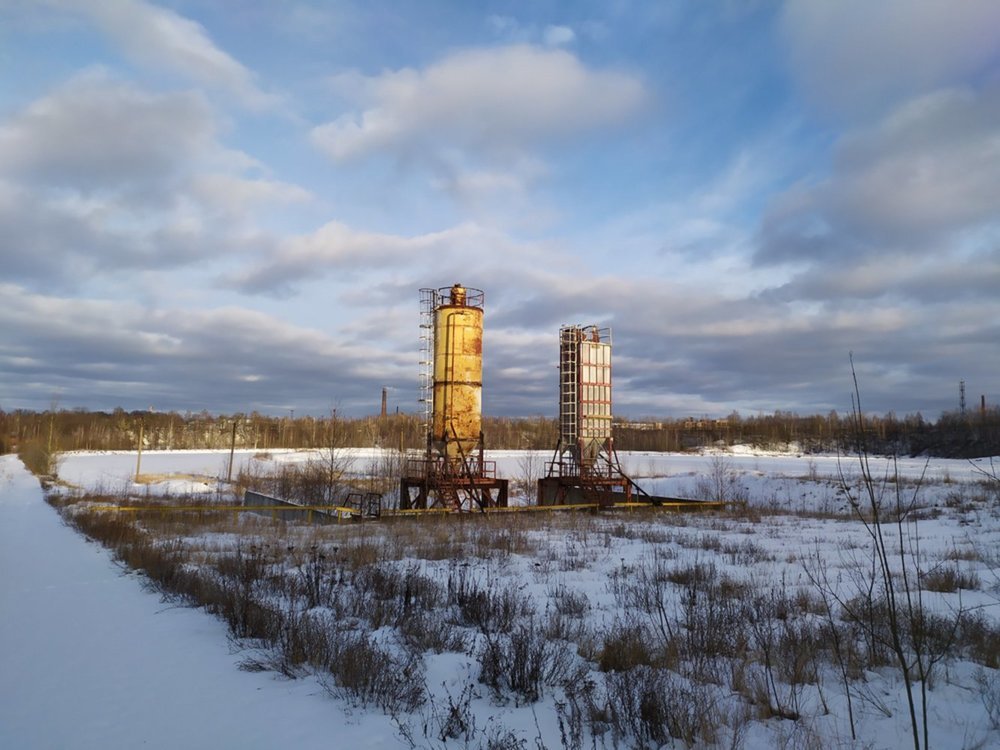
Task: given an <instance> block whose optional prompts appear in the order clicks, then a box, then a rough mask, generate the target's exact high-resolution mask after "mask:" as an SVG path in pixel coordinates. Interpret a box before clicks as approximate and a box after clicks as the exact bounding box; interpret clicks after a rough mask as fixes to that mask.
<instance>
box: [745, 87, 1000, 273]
mask: <svg viewBox="0 0 1000 750" xmlns="http://www.w3.org/2000/svg"><path fill="white" fill-rule="evenodd" d="M997 225H1000V87H997V86H991V87H988V88H986V89H983V90H981V91H977V90H973V89H968V88H966V89H948V90H941V91H936V92H934V93H931V94H927V95H925V96H921V97H917V98H915V99H913V100H911V101H908V102H906V103H905V104H903V105H901V106H899V107H898V108H896V109H895V110H894V111H892V112H891V113H890V114H889V115H887V116H886V117H885V118H884V119H883V120H882V121H881V122H879V123H877V124H876V125H875V126H874V127H871V128H865V129H859V130H857V131H854V132H851V133H848V134H846V135H845V136H844V137H842V138H841V140H840V141H839V142H838V144H837V145H836V148H835V150H834V158H833V168H832V171H831V174H830V175H829V176H828V177H826V178H825V179H822V180H820V181H818V182H815V183H813V184H800V185H798V186H796V187H794V188H792V189H790V190H789V191H786V192H785V193H784V194H783V195H781V196H779V197H778V198H777V199H776V200H775V201H774V202H773V204H772V205H771V207H770V208H769V210H768V212H767V213H766V215H765V216H764V219H763V222H762V226H761V235H760V246H759V248H758V251H757V254H756V261H757V262H758V263H761V264H772V263H787V262H792V263H805V264H820V265H837V264H842V263H843V262H845V261H849V262H863V261H864V260H865V259H866V258H872V257H882V258H886V257H887V256H899V257H900V258H907V259H909V260H913V259H916V258H920V257H923V256H928V255H930V256H934V257H944V256H950V257H953V258H954V257H958V256H960V255H961V254H962V253H963V252H965V250H964V248H965V244H964V240H963V238H969V237H971V236H972V235H973V234H974V232H975V231H976V230H982V229H984V228H986V227H990V226H997Z"/></svg>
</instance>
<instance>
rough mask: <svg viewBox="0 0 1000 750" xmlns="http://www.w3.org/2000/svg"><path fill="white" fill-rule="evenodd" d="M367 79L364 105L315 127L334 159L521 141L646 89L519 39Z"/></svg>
mask: <svg viewBox="0 0 1000 750" xmlns="http://www.w3.org/2000/svg"><path fill="white" fill-rule="evenodd" d="M365 88H366V95H367V96H366V98H367V106H366V107H365V108H364V109H361V110H358V111H355V112H351V113H349V114H346V115H343V116H342V117H340V118H338V119H337V120H334V121H333V122H330V123H327V124H325V125H321V126H319V127H317V128H315V129H314V130H313V133H312V137H313V141H314V142H315V143H316V145H317V146H318V147H319V148H321V149H322V150H323V151H325V152H326V153H328V154H329V155H330V156H332V157H333V158H334V159H337V160H348V159H352V158H360V157H364V156H368V155H370V154H373V153H378V152H389V153H397V154H399V153H402V154H407V155H413V154H414V153H415V152H418V151H419V150H420V149H422V148H426V147H428V146H430V147H433V146H434V145H436V144H440V143H448V144H451V145H452V146H453V147H459V148H463V149H466V150H471V151H476V152H480V153H482V152H503V151H505V150H510V149H519V148H522V147H527V146H532V145H537V144H538V143H539V142H541V141H546V140H550V139H554V138H560V137H565V136H568V135H572V134H574V133H578V132H581V131H585V130H589V129H593V128H599V127H604V126H609V125H615V124H618V123H620V122H622V121H623V120H625V119H626V118H627V117H629V116H630V115H632V114H633V113H634V112H635V111H636V110H638V109H639V107H640V106H641V105H642V103H643V100H644V99H645V97H646V92H645V89H644V87H643V84H642V82H641V81H640V80H639V79H637V78H636V77H634V76H632V75H629V74H626V73H622V72H617V71H599V70H598V71H595V70H591V69H588V68H587V67H586V66H585V65H583V64H582V63H581V62H580V61H579V60H578V59H577V58H576V57H575V56H573V55H572V54H570V53H568V52H566V51H564V50H551V49H542V48H538V47H531V46H527V45H515V46H508V47H501V48H497V49H477V50H469V51H465V52H460V53H457V54H454V55H451V56H450V57H447V58H445V59H444V60H442V61H440V62H437V63H435V64H433V65H431V66H429V67H427V68H426V69H424V70H413V69H403V70H399V71H395V72H389V73H384V74H382V75H379V76H373V77H370V78H368V79H367V80H366V86H365Z"/></svg>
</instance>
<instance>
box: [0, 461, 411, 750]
mask: <svg viewBox="0 0 1000 750" xmlns="http://www.w3.org/2000/svg"><path fill="white" fill-rule="evenodd" d="M240 658H241V657H240V655H239V654H233V653H230V652H229V649H227V646H226V630H225V627H224V625H223V624H222V623H221V622H219V621H217V620H215V619H214V618H212V617H211V616H209V615H207V614H205V613H203V612H201V611H197V610H193V609H189V608H178V607H171V606H169V605H165V604H163V603H162V602H161V601H160V600H159V597H157V596H156V595H154V594H151V593H149V592H147V591H145V590H143V588H142V586H141V581H140V580H139V579H138V578H137V577H136V576H135V575H131V574H129V575H127V574H125V573H124V572H123V570H122V569H121V568H119V567H118V566H116V565H115V564H114V563H113V562H112V561H111V559H110V557H109V555H108V553H107V552H106V551H105V550H104V549H103V548H102V547H99V546H98V545H96V544H92V543H88V542H87V541H85V540H84V538H83V537H81V536H80V535H79V534H77V533H76V532H75V531H73V530H72V529H70V528H68V527H66V526H64V525H63V523H62V521H61V520H60V518H59V516H58V515H57V514H56V512H55V511H54V510H53V509H52V508H50V507H49V506H48V505H47V504H46V503H45V501H44V500H43V498H42V492H41V490H40V488H39V486H38V482H37V481H36V480H35V479H34V477H32V476H31V475H30V474H28V473H27V472H26V471H25V470H24V468H23V466H22V465H21V463H20V462H19V461H18V460H17V459H16V458H15V457H13V456H0V747H2V748H32V749H34V750H47V749H49V748H51V749H52V750H55V749H57V748H58V749H60V750H61V749H67V750H69V749H72V750H77V749H81V750H82V749H84V748H95V749H97V748H100V749H101V750H105V749H106V748H138V747H143V748H164V749H165V750H166V749H167V748H169V749H170V750H174V749H175V748H181V747H183V748H206V749H207V748H211V749H212V750H218V749H219V748H226V747H239V748H241V750H250V749H251V748H262V749H263V748H276V747H289V748H296V750H306V749H308V748H320V747H322V748H337V747H351V748H354V747H378V748H383V747H390V748H394V747H403V746H404V745H402V743H401V741H400V740H399V739H398V738H397V737H396V736H395V734H394V732H393V730H392V727H391V725H390V722H389V720H388V719H387V718H386V717H384V716H382V715H380V714H373V713H370V712H367V711H363V710H362V711H357V712H355V713H354V714H353V717H352V716H350V715H348V716H345V713H344V704H342V703H341V702H339V701H336V700H333V699H331V698H329V697H328V696H327V695H326V694H325V693H324V692H323V690H322V688H321V687H320V686H319V685H318V684H317V683H316V682H315V681H314V680H312V679H305V680H296V681H285V680H281V679H279V678H276V677H275V676H274V675H273V674H270V673H255V674H252V673H247V672H242V671H239V670H238V669H237V663H238V662H239V661H240Z"/></svg>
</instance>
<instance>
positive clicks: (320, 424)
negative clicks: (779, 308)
mask: <svg viewBox="0 0 1000 750" xmlns="http://www.w3.org/2000/svg"><path fill="white" fill-rule="evenodd" d="M863 422H864V429H865V437H866V440H867V441H868V447H869V450H871V451H873V452H876V453H882V454H893V455H933V456H942V457H953V458H974V457H979V456H991V455H1000V408H997V407H987V408H984V409H977V410H975V411H971V412H967V413H964V414H963V413H959V412H945V413H944V414H942V415H941V416H940V417H939V418H938V419H937V420H936V421H928V420H925V419H924V418H923V416H922V415H921V414H919V413H917V414H912V415H907V416H905V417H897V416H896V415H895V414H894V413H892V412H890V413H888V414H885V415H865V416H864V418H863ZM849 426H850V425H849V422H848V419H847V418H846V417H844V416H841V415H840V414H838V413H837V412H836V411H831V412H830V413H829V414H826V415H810V416H801V415H799V414H796V413H794V412H787V411H776V412H774V413H773V414H761V415H755V416H743V415H740V414H739V413H737V412H733V413H732V414H730V415H729V416H727V417H725V418H723V419H708V418H704V419H695V418H684V419H656V420H626V419H621V418H616V419H615V422H614V426H613V434H614V439H615V446H616V448H617V449H618V450H646V451H685V450H697V449H699V448H704V447H713V446H727V445H752V446H755V447H758V448H779V447H784V446H788V445H790V444H797V445H798V449H799V450H801V451H802V452H806V453H818V452H835V451H838V450H839V451H842V452H852V451H854V450H855V449H856V447H857V446H856V445H855V441H856V436H855V432H853V431H852V430H851V429H848V428H849ZM483 432H484V436H485V443H486V446H487V448H492V449H522V450H523V449H533V450H546V449H552V448H555V446H556V443H557V441H558V438H559V426H558V421H557V420H556V419H553V418H549V417H544V416H534V417H484V419H483ZM425 439H426V427H425V426H424V423H423V418H422V416H421V415H418V414H405V413H403V414H390V415H387V416H385V417H378V416H368V417H345V416H342V415H339V414H337V413H336V412H335V411H334V412H331V413H330V414H328V415H326V416H322V417H316V416H311V415H307V416H298V417H294V416H292V415H288V416H273V415H266V414H260V413H258V412H250V413H237V414H211V413H209V412H207V411H202V412H197V413H192V412H185V413H180V412H149V411H133V412H127V411H124V410H123V409H115V410H114V411H111V412H104V411H86V410H82V409H72V410H67V409H55V408H53V409H49V410H46V411H42V412H39V411H28V410H23V409H17V410H13V411H3V410H0V453H7V452H12V451H16V450H19V448H23V447H24V446H25V445H27V444H31V445H34V446H38V447H40V448H44V449H45V450H46V452H48V453H51V452H54V451H70V450H135V449H136V448H137V447H138V446H139V444H140V440H141V444H142V448H143V450H192V449H213V448H214V449H221V448H228V447H230V446H231V445H233V444H235V446H236V447H237V448H242V449H247V448H249V449H253V450H261V451H266V450H271V449H278V448H323V447H331V446H333V445H334V443H335V444H336V445H335V446H334V447H376V446H377V447H383V448H396V449H399V450H409V449H421V448H423V447H424V445H425Z"/></svg>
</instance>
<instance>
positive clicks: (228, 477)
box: [226, 419, 238, 484]
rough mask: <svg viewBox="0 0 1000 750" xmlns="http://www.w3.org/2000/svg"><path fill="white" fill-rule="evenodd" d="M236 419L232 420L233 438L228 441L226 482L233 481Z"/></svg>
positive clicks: (230, 482)
mask: <svg viewBox="0 0 1000 750" xmlns="http://www.w3.org/2000/svg"><path fill="white" fill-rule="evenodd" d="M237 422H238V420H236V419H234V420H233V439H232V442H230V443H229V472H228V473H227V474H226V482H227V483H229V484H232V482H233V454H234V453H235V452H236V425H237Z"/></svg>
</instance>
